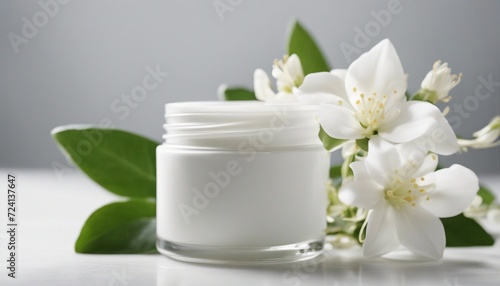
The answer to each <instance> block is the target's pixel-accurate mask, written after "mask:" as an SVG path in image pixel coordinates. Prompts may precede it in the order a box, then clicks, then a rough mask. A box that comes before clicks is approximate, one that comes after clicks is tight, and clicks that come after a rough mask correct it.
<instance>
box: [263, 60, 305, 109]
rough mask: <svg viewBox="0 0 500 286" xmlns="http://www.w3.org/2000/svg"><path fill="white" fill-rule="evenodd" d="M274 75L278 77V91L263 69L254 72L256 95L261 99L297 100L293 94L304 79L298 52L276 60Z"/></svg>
mask: <svg viewBox="0 0 500 286" xmlns="http://www.w3.org/2000/svg"><path fill="white" fill-rule="evenodd" d="M272 76H273V77H274V78H275V79H276V85H277V89H278V92H277V93H275V92H274V91H273V89H272V87H271V81H270V80H269V77H268V76H267V73H266V72H265V71H264V70H262V69H257V70H255V72H254V90H255V96H256V97H257V99H259V100H261V101H297V98H296V97H295V96H294V95H293V93H292V90H293V88H294V87H297V86H300V85H301V84H302V81H303V80H304V72H303V70H302V65H301V63H300V59H299V57H298V56H297V55H296V54H293V55H291V56H284V57H283V60H275V61H274V64H273V70H272Z"/></svg>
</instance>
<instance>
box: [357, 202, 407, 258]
mask: <svg viewBox="0 0 500 286" xmlns="http://www.w3.org/2000/svg"><path fill="white" fill-rule="evenodd" d="M399 245H400V244H399V241H398V236H397V232H396V222H395V217H394V211H393V209H392V208H391V207H390V206H389V205H388V204H387V203H381V204H379V205H378V206H377V207H376V208H375V209H374V210H373V211H372V213H371V214H370V217H369V218H368V225H367V227H366V239H365V243H364V244H363V255H364V256H365V257H369V258H372V257H378V256H382V255H384V254H387V253H389V252H391V251H393V250H395V249H396V248H398V247H399Z"/></svg>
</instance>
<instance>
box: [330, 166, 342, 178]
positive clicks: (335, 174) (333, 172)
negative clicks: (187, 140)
mask: <svg viewBox="0 0 500 286" xmlns="http://www.w3.org/2000/svg"><path fill="white" fill-rule="evenodd" d="M341 169H342V166H332V167H330V179H332V180H333V179H337V178H339V177H342V173H341Z"/></svg>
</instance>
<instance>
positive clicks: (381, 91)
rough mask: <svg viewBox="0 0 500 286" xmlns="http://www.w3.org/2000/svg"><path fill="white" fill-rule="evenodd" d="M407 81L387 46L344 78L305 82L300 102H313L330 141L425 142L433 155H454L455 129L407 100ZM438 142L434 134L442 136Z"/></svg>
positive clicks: (433, 110)
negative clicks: (310, 99) (375, 138)
mask: <svg viewBox="0 0 500 286" xmlns="http://www.w3.org/2000/svg"><path fill="white" fill-rule="evenodd" d="M406 86H407V82H406V76H405V74H404V72H403V67H402V65H401V62H400V60H399V57H398V54H397V53H396V50H395V49H394V46H393V45H392V43H391V42H390V41H389V40H387V39H386V40H383V41H381V42H380V43H378V44H377V45H376V46H375V47H373V48H372V49H371V50H370V51H369V52H367V53H364V54H363V55H361V56H360V57H359V58H358V59H356V60H355V61H354V62H353V63H352V64H351V65H350V66H349V68H348V69H347V71H346V72H345V80H344V79H342V76H341V75H338V74H337V75H334V74H332V73H327V72H322V73H313V74H309V75H307V76H306V77H305V79H304V83H303V84H302V85H301V86H300V88H299V90H300V91H299V92H295V94H297V96H298V97H300V99H301V100H302V99H303V98H305V97H306V96H310V97H314V98H316V99H318V101H321V102H326V103H327V104H321V105H320V111H319V114H320V121H321V125H322V126H323V129H324V130H325V132H326V133H328V135H330V136H331V137H333V138H338V139H363V138H370V137H372V136H373V135H375V134H379V135H380V136H381V137H383V138H384V139H385V140H388V141H390V142H393V143H404V142H409V141H412V140H415V139H417V138H424V139H425V140H427V141H430V140H432V142H430V143H432V144H431V145H432V148H431V150H432V151H433V152H436V153H438V154H443V155H450V154H453V153H455V152H456V151H457V150H458V144H457V139H456V136H455V133H454V132H453V129H452V128H451V126H450V125H449V123H448V122H447V121H446V119H445V118H444V116H443V114H442V113H441V112H440V110H439V109H438V108H437V107H436V106H435V105H433V104H431V103H428V102H423V101H410V102H408V101H407V100H406V96H405V92H406ZM438 133H439V135H440V136H439V140H434V138H431V136H430V134H438Z"/></svg>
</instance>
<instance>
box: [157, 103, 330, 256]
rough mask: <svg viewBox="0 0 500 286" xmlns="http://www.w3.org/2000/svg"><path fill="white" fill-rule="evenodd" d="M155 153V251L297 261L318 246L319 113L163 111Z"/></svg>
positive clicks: (187, 106)
mask: <svg viewBox="0 0 500 286" xmlns="http://www.w3.org/2000/svg"><path fill="white" fill-rule="evenodd" d="M165 109H166V115H165V117H166V122H167V123H166V124H165V129H166V131H167V134H166V135H165V136H164V139H165V142H164V143H163V144H162V145H160V146H159V147H158V148H157V237H158V243H157V246H158V250H159V251H160V252H161V253H163V254H166V255H168V256H170V257H172V258H175V259H180V260H185V261H193V262H214V263H275V262H286V261H296V260H303V259H307V258H312V257H314V256H316V255H318V254H319V253H320V252H321V250H322V248H323V239H324V234H325V233H324V230H325V226H326V200H327V199H326V191H325V188H326V187H325V186H326V182H327V180H328V170H329V163H330V159H329V158H330V157H329V154H328V152H327V151H325V150H324V148H323V146H322V144H321V142H320V141H319V139H318V131H319V124H318V122H317V119H316V115H317V107H316V106H312V105H300V104H296V105H295V104H287V105H276V104H273V105H269V104H265V103H262V102H245V101H232V102H185V103H171V104H167V105H166V108H165Z"/></svg>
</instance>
